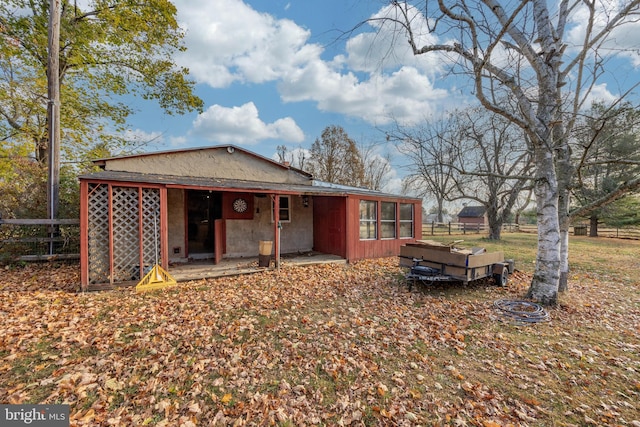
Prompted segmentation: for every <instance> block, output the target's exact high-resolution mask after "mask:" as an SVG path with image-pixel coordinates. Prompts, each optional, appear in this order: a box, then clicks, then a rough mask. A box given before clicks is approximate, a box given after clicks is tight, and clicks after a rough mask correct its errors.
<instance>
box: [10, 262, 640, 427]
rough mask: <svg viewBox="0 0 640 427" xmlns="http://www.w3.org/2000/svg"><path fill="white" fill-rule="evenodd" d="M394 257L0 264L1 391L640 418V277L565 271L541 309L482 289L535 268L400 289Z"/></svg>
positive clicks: (326, 420) (355, 412)
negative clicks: (467, 282) (137, 286)
mask: <svg viewBox="0 0 640 427" xmlns="http://www.w3.org/2000/svg"><path fill="white" fill-rule="evenodd" d="M401 277H402V270H401V269H399V268H398V266H397V258H388V259H382V260H374V261H365V262H359V263H355V264H351V265H320V266H313V267H309V266H305V267H285V268H282V269H281V270H280V272H276V271H270V272H262V273H258V274H254V275H248V276H238V277H227V278H223V279H215V280H213V279H210V280H200V281H192V282H188V283H181V284H179V285H178V286H177V287H173V288H169V289H165V290H160V291H155V292H149V293H144V294H136V293H135V291H134V290H133V289H120V290H115V291H105V292H99V293H88V294H82V293H75V292H74V290H75V289H76V286H77V284H78V282H79V269H78V267H77V266H75V265H72V266H69V265H48V264H46V265H40V266H29V267H25V268H15V269H7V270H4V271H2V276H1V278H0V295H1V296H2V300H1V302H0V325H1V326H0V328H1V330H0V402H1V403H67V404H69V405H71V406H70V412H71V416H72V421H71V425H74V426H75V425H77V426H80V425H90V426H107V425H114V426H133V425H136V426H138V425H150V426H179V425H183V426H193V425H204V426H208V425H237V426H242V425H282V426H312V425H394V426H405V425H406V426H410V425H437V426H441V425H457V426H463V425H469V426H483V427H492V426H570V425H576V426H577V425H580V426H584V425H594V426H619V425H620V426H625V425H632V426H636V427H638V426H640V403H639V402H640V302H639V297H638V295H639V294H638V290H639V284H638V282H637V281H636V282H628V281H625V282H624V283H623V282H621V281H619V280H616V279H612V278H610V277H599V276H598V275H597V274H595V273H579V274H575V275H573V276H572V277H571V278H570V286H571V290H570V292H569V294H568V295H565V296H563V298H562V303H561V304H560V306H558V307H556V308H552V309H549V314H550V319H551V320H550V321H549V322H545V323H538V324H535V325H531V326H517V325H515V324H513V323H511V322H509V321H508V320H507V319H505V318H504V317H502V316H500V315H499V313H498V311H497V310H496V309H495V308H494V302H495V301H496V300H500V299H518V298H522V296H523V295H524V293H525V291H526V289H527V286H528V282H529V280H530V277H528V276H527V275H526V274H524V273H516V274H515V275H513V276H512V277H511V283H510V285H509V286H508V287H507V288H498V287H495V286H493V285H492V284H490V283H480V284H476V285H473V286H466V287H465V286H462V285H441V286H436V287H428V288H425V287H421V288H418V289H413V290H412V291H409V290H408V288H407V286H406V285H405V284H404V283H403V282H402V280H401Z"/></svg>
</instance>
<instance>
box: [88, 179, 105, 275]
mask: <svg viewBox="0 0 640 427" xmlns="http://www.w3.org/2000/svg"><path fill="white" fill-rule="evenodd" d="M88 204H89V215H88V216H89V218H88V220H89V236H88V241H89V283H106V282H108V281H109V187H108V186H107V185H106V184H89V202H88Z"/></svg>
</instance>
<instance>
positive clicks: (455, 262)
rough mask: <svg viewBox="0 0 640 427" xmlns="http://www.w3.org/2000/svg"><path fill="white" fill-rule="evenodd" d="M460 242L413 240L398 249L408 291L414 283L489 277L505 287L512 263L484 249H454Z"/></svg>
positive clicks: (464, 280) (498, 254)
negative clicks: (406, 271) (404, 269)
mask: <svg viewBox="0 0 640 427" xmlns="http://www.w3.org/2000/svg"><path fill="white" fill-rule="evenodd" d="M461 242H462V240H456V241H454V242H451V243H449V244H443V243H439V242H435V241H432V240H417V241H416V242H415V243H407V244H405V245H402V246H401V247H400V266H401V267H405V268H407V269H408V273H407V275H406V279H407V281H408V283H409V289H411V287H412V285H413V284H414V283H416V282H421V283H425V284H432V283H438V282H462V283H465V284H467V283H469V282H473V281H476V280H480V279H484V278H487V277H490V278H491V277H492V278H493V279H494V280H495V282H496V284H497V285H499V286H506V285H507V282H508V280H509V274H510V273H513V269H514V264H513V261H512V260H507V261H505V259H504V254H503V253H502V252H487V251H486V250H485V249H484V248H477V247H473V248H471V249H464V248H458V247H457V245H458V244H459V243H461Z"/></svg>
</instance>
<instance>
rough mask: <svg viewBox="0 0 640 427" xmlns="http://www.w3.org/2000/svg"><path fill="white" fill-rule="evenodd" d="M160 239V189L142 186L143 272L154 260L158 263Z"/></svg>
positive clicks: (151, 265)
mask: <svg viewBox="0 0 640 427" xmlns="http://www.w3.org/2000/svg"><path fill="white" fill-rule="evenodd" d="M156 239H157V240H156ZM156 241H157V243H156ZM160 241H161V239H160V190H158V189H157V188H144V189H142V248H143V251H142V256H143V261H144V264H143V265H144V272H145V273H146V272H147V271H148V269H150V268H151V267H153V265H154V264H155V263H156V260H157V261H158V263H160V253H161V251H160Z"/></svg>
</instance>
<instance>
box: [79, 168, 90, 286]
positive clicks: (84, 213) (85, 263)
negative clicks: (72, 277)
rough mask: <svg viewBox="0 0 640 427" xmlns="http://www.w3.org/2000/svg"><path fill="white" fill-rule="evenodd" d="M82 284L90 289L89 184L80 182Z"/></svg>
mask: <svg viewBox="0 0 640 427" xmlns="http://www.w3.org/2000/svg"><path fill="white" fill-rule="evenodd" d="M80 283H81V286H82V290H83V291H86V290H87V289H88V288H89V184H88V183H87V181H85V180H81V181H80Z"/></svg>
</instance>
